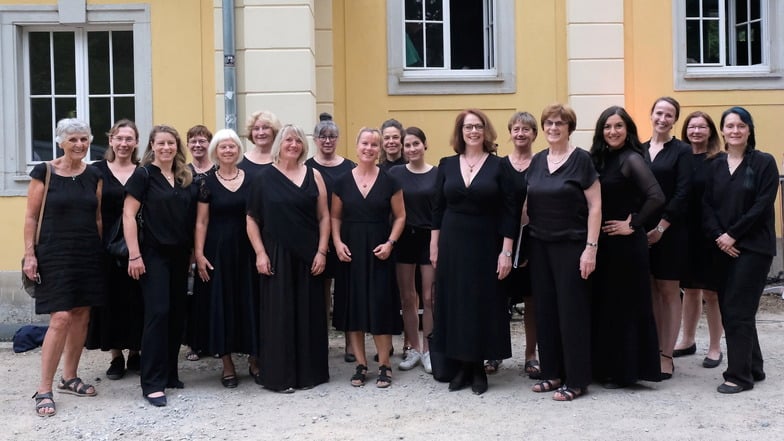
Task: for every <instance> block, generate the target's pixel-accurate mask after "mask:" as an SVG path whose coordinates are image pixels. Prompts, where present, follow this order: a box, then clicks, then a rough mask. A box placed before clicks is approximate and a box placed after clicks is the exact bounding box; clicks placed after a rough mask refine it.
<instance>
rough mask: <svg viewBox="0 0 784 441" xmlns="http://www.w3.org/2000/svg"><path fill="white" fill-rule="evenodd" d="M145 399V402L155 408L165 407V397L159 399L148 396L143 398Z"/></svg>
mask: <svg viewBox="0 0 784 441" xmlns="http://www.w3.org/2000/svg"><path fill="white" fill-rule="evenodd" d="M144 398H145V399H147V402H148V403H150V404H152V405H153V406H155V407H164V406H166V395H161V396H160V397H155V398H153V397H151V396H149V395H145V396H144Z"/></svg>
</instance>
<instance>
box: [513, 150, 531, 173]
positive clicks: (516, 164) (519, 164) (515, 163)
mask: <svg viewBox="0 0 784 441" xmlns="http://www.w3.org/2000/svg"><path fill="white" fill-rule="evenodd" d="M530 159H531V158H530V157H527V158H523V156H522V155H520V159H519V160H517V161H515V159H514V153H512V154H511V155H509V162H511V163H512V165H513V166H514V168H515V170H517V171H523V164H524V163H525V161H526V160H530Z"/></svg>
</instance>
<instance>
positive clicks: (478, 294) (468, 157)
mask: <svg viewBox="0 0 784 441" xmlns="http://www.w3.org/2000/svg"><path fill="white" fill-rule="evenodd" d="M495 140H496V131H495V129H494V128H493V126H492V124H490V120H489V119H488V118H487V116H486V115H485V114H484V113H483V112H481V111H480V110H477V109H468V110H464V111H462V112H460V114H459V115H458V116H457V118H456V119H455V125H454V128H453V132H452V148H453V149H454V150H455V152H456V153H457V155H455V156H449V157H446V158H443V159H441V162H440V163H439V165H438V177H437V181H436V188H437V198H436V206H435V209H434V211H433V231H432V233H431V239H430V261H431V263H432V264H433V267H434V268H435V270H436V295H435V298H436V299H435V305H434V315H435V317H434V324H433V335H432V340H431V342H430V343H431V347H430V350H431V351H432V352H437V353H439V354H444V355H445V356H446V357H447V358H448V359H451V360H453V361H455V362H456V363H459V365H460V366H459V369H458V371H457V374H456V375H455V376H454V378H452V380H451V381H450V382H449V390H450V391H455V390H460V389H463V388H465V387H466V386H468V385H471V390H472V391H473V392H474V393H475V394H477V395H480V394H483V393H484V392H485V391H487V375H486V374H485V370H484V366H483V362H484V360H501V359H504V358H509V357H511V355H512V348H511V342H510V334H509V320H508V317H507V299H506V292H505V291H503V290H502V289H501V287H500V284H499V282H498V281H499V280H503V279H504V278H505V277H506V276H507V275H509V271H510V270H511V269H512V242H513V238H514V237H515V235H516V234H517V227H518V226H519V223H518V221H519V217H518V218H517V219H515V215H514V204H515V202H514V200H513V197H514V192H513V189H512V188H511V187H510V186H509V185H507V183H506V182H505V181H504V179H503V176H504V175H503V171H502V166H501V158H499V157H498V156H496V155H495V149H496V145H495Z"/></svg>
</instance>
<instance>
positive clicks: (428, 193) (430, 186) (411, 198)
mask: <svg viewBox="0 0 784 441" xmlns="http://www.w3.org/2000/svg"><path fill="white" fill-rule="evenodd" d="M389 176H392V178H393V179H395V180H397V182H398V185H399V186H400V188H402V189H403V203H404V204H405V207H406V225H411V226H413V227H417V228H426V229H430V228H432V227H433V206H434V205H435V198H436V195H437V194H438V189H437V188H436V177H437V176H438V167H432V168H430V170H428V171H426V172H424V173H414V172H412V171H411V170H409V169H408V167H406V166H405V165H398V166H394V167H392V168H390V169H389Z"/></svg>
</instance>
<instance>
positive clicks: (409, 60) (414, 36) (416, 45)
mask: <svg viewBox="0 0 784 441" xmlns="http://www.w3.org/2000/svg"><path fill="white" fill-rule="evenodd" d="M424 38H425V37H424V35H423V34H422V25H421V24H419V23H406V67H422V66H424V61H425V60H424V59H423V58H422V54H423V53H424V48H425V41H424Z"/></svg>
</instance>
